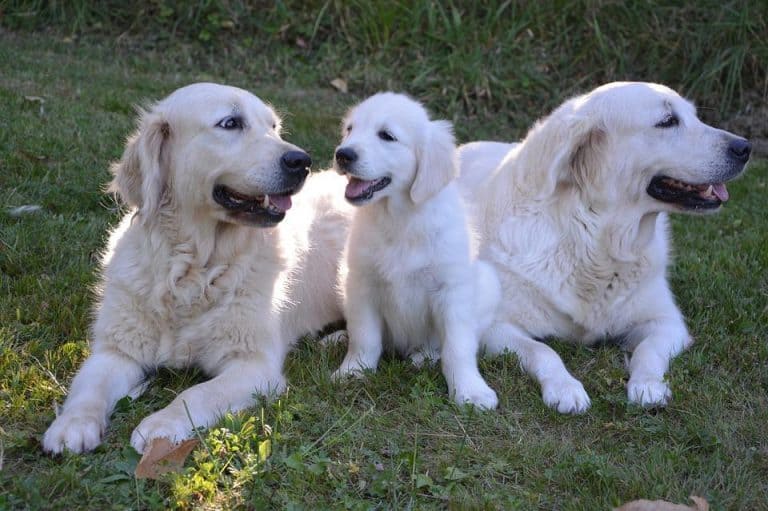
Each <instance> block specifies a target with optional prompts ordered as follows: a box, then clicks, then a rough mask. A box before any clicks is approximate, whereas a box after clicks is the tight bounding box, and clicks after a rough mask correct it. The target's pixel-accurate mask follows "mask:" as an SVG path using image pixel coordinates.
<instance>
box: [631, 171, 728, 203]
mask: <svg viewBox="0 0 768 511" xmlns="http://www.w3.org/2000/svg"><path fill="white" fill-rule="evenodd" d="M646 192H647V193H648V195H650V196H651V197H653V198H654V199H656V200H658V201H661V202H666V203H669V204H674V205H676V206H678V207H680V208H681V209H684V210H686V211H702V210H714V209H717V208H719V207H720V206H721V205H722V204H723V202H725V201H727V200H728V191H727V189H726V188H725V184H724V183H701V184H692V183H686V182H684V181H680V180H679V179H674V178H671V177H669V176H665V175H658V176H655V177H654V178H653V179H651V182H650V183H649V184H648V188H646Z"/></svg>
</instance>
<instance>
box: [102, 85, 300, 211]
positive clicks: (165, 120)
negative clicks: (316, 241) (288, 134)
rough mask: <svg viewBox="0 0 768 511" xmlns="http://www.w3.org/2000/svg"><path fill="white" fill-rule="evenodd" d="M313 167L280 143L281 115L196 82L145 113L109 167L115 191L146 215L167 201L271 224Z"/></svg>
mask: <svg viewBox="0 0 768 511" xmlns="http://www.w3.org/2000/svg"><path fill="white" fill-rule="evenodd" d="M132 162H133V163H135V165H132V164H131V163H132ZM121 165H122V167H121ZM310 165H311V160H310V158H309V156H308V155H307V154H306V153H305V152H304V151H302V150H301V149H299V148H298V147H296V146H294V145H292V144H289V143H287V142H285V141H283V140H282V139H281V138H280V118H279V117H278V116H277V115H276V114H275V112H274V111H273V110H272V109H271V108H269V107H268V106H267V105H265V104H264V103H263V102H262V101H261V100H260V99H259V98H257V97H256V96H254V95H252V94H250V93H249V92H247V91H244V90H242V89H237V88H235V87H227V86H223V85H217V84H210V83H199V84H193V85H190V86H187V87H184V88H181V89H179V90H177V91H175V92H174V93H173V94H171V95H170V96H168V97H167V98H166V99H164V100H163V101H161V102H159V103H158V104H156V105H155V106H154V107H153V108H152V109H151V110H150V111H149V112H147V113H146V114H145V115H144V116H143V118H142V121H141V124H140V127H139V130H138V132H137V133H136V135H135V136H134V137H133V139H132V140H130V141H129V147H128V148H126V155H125V156H124V157H123V161H121V162H120V163H119V164H118V165H117V166H116V168H115V169H114V172H115V174H116V176H115V186H116V187H117V189H118V191H120V192H121V194H122V195H123V196H124V197H125V198H127V199H128V201H129V202H132V203H134V205H136V206H139V207H140V208H141V209H140V214H143V215H151V214H153V212H156V210H157V209H158V208H159V207H161V206H163V205H164V203H165V202H168V203H170V204H171V205H172V206H174V207H176V208H178V209H179V210H180V214H185V215H207V216H212V217H214V218H216V219H217V220H220V221H224V222H229V223H237V224H246V225H256V226H271V225H275V224H276V223H278V222H279V221H280V220H282V219H283V217H284V216H285V212H286V210H287V209H288V208H290V206H291V195H292V194H294V193H296V192H297V191H299V189H300V188H301V186H302V184H303V183H304V180H305V178H306V176H307V174H308V171H309V166H310ZM134 167H135V168H134Z"/></svg>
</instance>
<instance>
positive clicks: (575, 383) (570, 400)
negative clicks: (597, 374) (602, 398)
mask: <svg viewBox="0 0 768 511" xmlns="http://www.w3.org/2000/svg"><path fill="white" fill-rule="evenodd" d="M541 397H542V399H544V403H545V404H546V405H547V406H549V407H550V408H554V409H555V410H557V411H558V412H560V413H568V414H579V413H584V412H585V411H586V410H587V409H588V408H589V405H590V404H591V401H590V400H589V395H588V394H587V391H586V390H584V385H582V384H581V382H580V381H579V380H577V379H576V378H574V377H572V376H571V375H565V376H559V377H555V378H547V379H543V380H541Z"/></svg>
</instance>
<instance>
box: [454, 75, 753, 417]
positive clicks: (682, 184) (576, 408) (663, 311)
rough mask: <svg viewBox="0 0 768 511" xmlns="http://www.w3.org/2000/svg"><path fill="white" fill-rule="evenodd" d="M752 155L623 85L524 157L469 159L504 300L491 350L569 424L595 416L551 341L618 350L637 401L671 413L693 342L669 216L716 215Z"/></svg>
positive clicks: (528, 142) (515, 150) (603, 91)
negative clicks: (674, 365)
mask: <svg viewBox="0 0 768 511" xmlns="http://www.w3.org/2000/svg"><path fill="white" fill-rule="evenodd" d="M749 155H750V144H749V142H747V141H746V140H745V139H743V138H740V137H737V136H735V135H732V134H730V133H728V132H725V131H722V130H719V129H716V128H713V127H711V126H708V125H706V124H704V123H702V122H701V121H700V120H699V119H698V118H697V117H696V110H695V109H694V107H693V105H692V104H691V103H689V102H688V101H686V100H685V99H683V98H681V97H680V96H679V95H678V94H677V93H675V92H674V91H673V90H670V89H669V88H667V87H664V86H662V85H656V84H651V83H611V84H608V85H604V86H602V87H599V88H597V89H595V90H594V91H592V92H590V93H589V94H585V95H583V96H579V97H576V98H574V99H571V100H569V101H567V102H566V103H564V104H563V105H562V106H560V107H559V108H558V109H556V110H555V111H554V112H553V113H552V114H551V115H550V116H549V117H547V118H545V119H543V120H541V121H539V122H538V123H537V124H536V125H535V126H534V127H533V129H531V131H530V132H529V133H528V135H527V136H526V137H525V139H524V140H523V141H522V143H520V144H516V145H515V144H501V143H494V142H474V143H471V144H467V145H465V146H463V147H461V148H460V160H461V177H460V181H461V183H462V185H463V187H464V191H465V192H466V194H467V196H468V197H469V201H470V202H471V204H472V205H473V206H474V214H475V215H476V218H477V220H478V223H479V225H480V232H481V238H482V241H481V248H480V257H481V258H482V259H484V260H486V261H488V262H489V263H491V264H493V265H494V267H495V268H496V270H497V271H498V273H499V278H500V280H501V286H502V289H503V297H502V300H501V305H500V306H499V309H498V312H497V314H496V318H495V321H494V324H493V325H492V326H491V328H489V329H488V330H487V331H486V332H485V334H484V337H483V340H482V344H483V345H484V347H485V349H486V351H487V352H490V353H498V352H501V351H504V350H509V351H511V352H514V353H516V354H517V356H518V357H519V359H520V363H521V365H522V367H523V368H524V369H525V370H526V371H528V372H529V373H530V374H532V375H533V376H534V377H535V378H536V379H537V380H538V381H539V383H540V385H541V391H542V395H543V398H544V401H545V403H546V404H547V405H549V406H551V407H553V408H556V409H557V410H558V411H559V412H562V413H580V412H583V411H584V410H586V409H587V408H588V407H589V405H590V400H589V397H588V395H587V393H586V391H585V390H584V387H583V386H582V384H581V383H580V382H579V381H578V380H576V379H575V378H574V377H573V376H571V374H569V372H568V371H567V370H566V368H565V366H564V365H563V363H562V361H561V360H560V358H559V357H558V355H557V354H556V353H555V352H554V351H553V350H552V349H551V348H550V347H549V346H547V345H546V344H544V343H543V342H541V341H542V340H543V339H547V338H550V337H557V338H560V339H564V340H570V341H574V342H580V343H585V344H592V343H595V342H599V341H602V340H616V341H618V342H619V343H620V344H621V345H622V346H623V347H624V348H625V349H627V350H629V351H631V352H632V356H631V360H630V362H629V382H628V384H627V393H628V398H629V401H630V402H632V403H638V404H640V405H643V406H647V407H654V406H662V405H665V404H666V403H667V401H668V400H669V399H670V397H671V392H670V389H669V386H668V385H667V383H666V382H665V381H664V375H665V373H666V371H667V369H668V366H669V361H670V359H672V358H673V357H674V356H676V355H677V354H679V353H680V352H681V351H682V350H684V349H685V348H686V347H687V346H688V345H689V344H690V343H691V342H692V339H691V337H690V336H689V335H688V330H687V328H686V325H685V321H684V320H683V316H682V315H681V313H680V310H679V309H678V307H677V305H676V304H675V300H674V298H673V295H672V292H671V291H670V288H669V284H668V282H667V278H666V269H667V265H668V252H669V233H668V231H669V229H668V224H667V213H668V212H688V213H708V212H713V211H717V210H718V209H719V208H720V205H721V204H722V203H723V202H725V201H726V200H728V191H727V190H726V186H725V182H726V181H728V180H730V179H733V178H735V177H736V176H738V175H739V174H740V173H741V172H742V171H743V170H744V166H745V165H746V163H747V161H748V159H749Z"/></svg>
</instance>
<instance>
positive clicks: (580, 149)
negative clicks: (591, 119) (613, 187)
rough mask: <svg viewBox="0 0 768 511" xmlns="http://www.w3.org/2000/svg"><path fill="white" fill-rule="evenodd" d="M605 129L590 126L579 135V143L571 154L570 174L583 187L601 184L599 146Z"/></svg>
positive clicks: (604, 135) (604, 136)
mask: <svg viewBox="0 0 768 511" xmlns="http://www.w3.org/2000/svg"><path fill="white" fill-rule="evenodd" d="M605 138H606V134H605V130H604V129H603V128H601V127H599V126H592V127H590V129H589V130H588V131H587V132H586V133H585V134H583V135H582V136H581V143H580V144H578V146H577V147H576V150H575V151H574V152H573V155H572V156H571V162H570V167H571V176H572V178H573V180H574V181H575V182H576V184H577V185H578V186H580V187H582V188H584V187H587V186H589V187H596V186H597V187H599V186H601V185H602V183H600V181H599V179H598V174H599V172H600V168H601V167H602V165H603V163H602V161H601V158H602V157H603V155H602V154H601V148H602V146H603V142H604V141H605Z"/></svg>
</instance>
